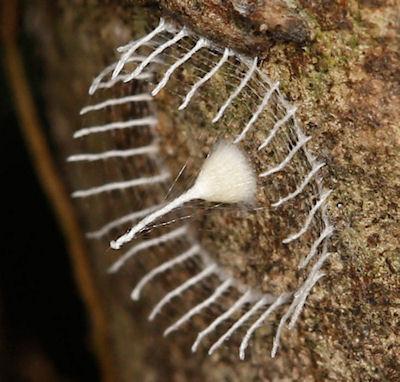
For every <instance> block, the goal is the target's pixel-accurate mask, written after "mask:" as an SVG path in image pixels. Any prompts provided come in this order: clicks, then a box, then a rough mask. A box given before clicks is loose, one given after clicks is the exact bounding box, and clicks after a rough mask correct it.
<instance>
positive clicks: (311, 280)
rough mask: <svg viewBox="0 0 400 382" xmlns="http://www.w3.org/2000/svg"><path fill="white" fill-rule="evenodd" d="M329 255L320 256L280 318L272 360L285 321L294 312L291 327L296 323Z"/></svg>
mask: <svg viewBox="0 0 400 382" xmlns="http://www.w3.org/2000/svg"><path fill="white" fill-rule="evenodd" d="M324 250H326V248H324ZM330 255H331V254H330V253H328V252H324V253H323V254H322V255H321V256H320V258H319V259H318V261H317V262H316V263H315V265H314V266H313V268H312V270H311V271H310V273H309V275H308V277H307V279H306V280H305V281H304V283H303V285H302V286H301V287H300V288H299V289H298V291H297V292H296V293H295V294H294V298H293V301H292V303H291V304H290V306H289V308H288V309H287V310H286V312H285V314H284V315H283V316H282V317H281V319H280V321H279V325H278V328H277V329H276V333H275V337H274V343H273V345H272V351H271V357H272V358H274V357H275V356H276V352H277V351H278V348H279V341H280V337H281V333H282V330H283V327H284V325H285V323H286V321H287V320H288V319H289V317H290V316H291V315H292V314H293V312H294V311H296V316H295V320H293V319H292V320H291V325H292V327H293V325H294V324H295V322H296V319H297V317H298V316H299V314H300V312H301V308H302V307H303V306H304V301H305V300H306V298H307V296H308V294H309V293H310V291H311V288H312V286H313V285H314V284H315V283H316V282H317V281H318V280H319V278H320V277H322V274H321V276H318V277H317V279H316V275H317V274H318V273H319V270H320V269H321V267H322V265H323V264H324V263H325V261H326V259H327V258H328V257H329V256H330ZM310 285H311V287H310ZM300 305H301V306H300ZM298 306H300V309H296V308H297V307H298Z"/></svg>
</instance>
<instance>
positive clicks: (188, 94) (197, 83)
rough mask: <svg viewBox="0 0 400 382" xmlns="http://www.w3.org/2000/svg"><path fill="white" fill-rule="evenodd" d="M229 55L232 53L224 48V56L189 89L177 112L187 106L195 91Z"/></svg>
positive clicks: (216, 70)
mask: <svg viewBox="0 0 400 382" xmlns="http://www.w3.org/2000/svg"><path fill="white" fill-rule="evenodd" d="M231 54H232V51H231V50H230V49H228V48H225V50H224V54H223V55H222V57H221V59H220V60H219V61H218V63H217V64H216V65H215V66H214V68H213V69H211V70H210V71H209V72H208V73H207V74H206V75H205V76H204V77H202V78H201V79H200V80H199V81H197V82H196V83H195V84H194V85H193V87H192V88H191V89H190V91H189V92H188V93H187V94H186V97H185V99H184V100H183V102H182V104H181V105H180V106H179V108H178V110H183V109H185V108H186V107H187V105H189V102H190V100H191V99H192V97H193V96H194V95H195V93H196V92H197V90H198V89H199V88H200V87H201V86H203V85H204V84H205V83H206V82H207V81H208V80H209V79H211V78H212V77H213V76H214V75H215V74H216V73H217V72H218V70H219V69H220V68H221V67H222V66H223V65H224V64H225V62H226V61H227V60H228V58H229V56H230V55H231Z"/></svg>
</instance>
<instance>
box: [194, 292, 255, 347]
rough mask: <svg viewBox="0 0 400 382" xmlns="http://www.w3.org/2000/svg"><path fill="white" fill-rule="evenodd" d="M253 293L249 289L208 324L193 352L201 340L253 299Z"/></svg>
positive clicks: (197, 339)
mask: <svg viewBox="0 0 400 382" xmlns="http://www.w3.org/2000/svg"><path fill="white" fill-rule="evenodd" d="M252 295H253V293H252V291H251V290H248V291H247V292H246V293H244V294H243V295H242V296H241V297H240V298H239V299H238V300H237V301H236V302H235V303H234V304H233V305H232V306H231V307H230V308H229V309H228V310H227V311H225V312H224V313H222V314H221V315H220V316H218V317H217V318H216V319H215V320H214V321H213V322H212V323H211V324H210V325H208V326H207V327H206V328H205V329H204V330H203V331H201V332H200V333H199V334H198V336H197V338H196V341H195V342H194V343H193V345H192V352H193V353H194V352H195V351H196V350H197V348H198V347H199V345H200V343H201V341H202V340H203V339H204V338H205V337H206V336H208V335H209V334H210V333H212V332H213V331H214V330H215V329H216V328H217V326H218V325H220V324H221V323H222V322H224V321H225V320H227V319H228V318H229V317H230V316H232V314H234V313H235V312H236V311H237V310H239V309H240V308H241V307H242V306H243V305H244V304H246V303H248V302H250V301H251V300H252Z"/></svg>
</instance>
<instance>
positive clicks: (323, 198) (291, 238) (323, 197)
mask: <svg viewBox="0 0 400 382" xmlns="http://www.w3.org/2000/svg"><path fill="white" fill-rule="evenodd" d="M331 193H332V190H328V191H325V192H324V193H323V194H322V195H321V197H320V199H319V200H318V202H317V203H315V205H314V207H313V208H312V209H311V210H310V212H309V213H308V216H307V219H306V221H305V222H304V224H303V226H302V228H301V229H300V230H299V231H298V232H296V233H294V234H293V235H290V236H288V237H287V238H286V239H285V240H282V243H284V244H288V243H290V242H292V241H294V240H297V239H298V238H299V237H300V236H301V235H303V234H304V233H305V232H306V231H307V230H308V228H309V227H310V224H311V222H312V220H313V218H314V215H315V214H316V213H317V211H318V210H319V208H320V207H321V206H322V205H323V204H324V203H325V202H326V199H328V197H329V195H330V194H331Z"/></svg>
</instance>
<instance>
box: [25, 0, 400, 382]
mask: <svg viewBox="0 0 400 382" xmlns="http://www.w3.org/2000/svg"><path fill="white" fill-rule="evenodd" d="M267 8H268V9H271V12H269V11H268V12H267V11H266V10H267ZM399 12H400V5H399V3H398V2H397V1H395V0H386V1H385V0H360V1H352V0H348V1H347V0H335V1H303V0H298V1H279V0H277V1H273V0H265V1H252V0H241V1H239V0H230V1H211V0H207V1H204V2H201V1H192V0H161V1H159V2H158V1H100V0H98V1H96V0H94V1H79V0H72V1H71V0H70V1H66V0H57V1H50V0H49V1H37V0H33V1H31V2H29V5H27V6H26V8H25V9H24V24H25V26H26V32H27V36H28V37H29V39H30V41H31V44H30V46H31V49H30V51H29V52H28V54H27V59H29V61H31V62H33V61H35V60H36V61H35V62H39V63H40V70H41V72H42V76H43V83H42V84H41V88H40V89H39V90H40V92H41V94H42V97H43V100H44V104H45V115H46V118H47V120H48V122H49V126H50V131H49V136H50V139H51V142H52V147H53V154H54V160H55V161H56V163H57V165H58V168H59V171H60V174H62V176H63V178H64V179H65V182H66V184H67V186H68V188H70V189H71V190H72V189H73V185H74V181H75V180H74V179H73V178H71V176H70V175H68V170H67V168H66V165H65V160H64V158H65V157H66V156H67V154H69V153H71V152H73V151H74V150H73V149H72V148H73V145H74V142H73V140H72V138H71V137H72V133H73V131H75V130H76V129H77V127H79V126H80V125H81V122H80V120H79V109H80V108H81V106H82V105H84V104H85V103H86V100H87V95H86V94H87V87H88V84H89V83H90V81H91V79H92V77H93V75H94V74H96V73H97V72H98V70H99V69H101V68H102V67H104V66H105V65H106V64H108V63H109V62H110V60H111V59H112V58H111V57H109V54H110V53H111V52H113V50H114V49H115V47H116V46H118V45H121V44H122V43H124V42H126V41H128V40H130V39H131V38H133V36H137V35H141V34H143V33H144V31H145V28H146V26H147V25H148V24H149V23H151V24H153V25H154V24H155V23H156V22H157V19H158V17H159V15H160V14H167V15H168V16H169V17H170V18H172V19H174V20H176V22H181V23H184V24H188V25H190V26H191V27H192V28H194V30H196V31H197V32H198V33H199V34H202V35H206V36H207V37H209V38H211V39H214V40H216V41H218V42H219V43H221V44H222V45H224V46H230V47H235V48H236V49H238V50H241V51H244V52H253V53H255V52H257V54H260V55H261V56H262V57H264V59H265V60H264V62H263V69H264V70H265V71H266V72H267V73H268V74H269V75H270V76H271V77H272V78H273V79H279V80H280V81H281V86H282V91H283V93H284V94H285V95H286V96H287V97H288V99H289V100H291V101H292V102H293V103H295V104H297V105H299V113H298V116H299V118H300V120H301V123H302V125H303V127H304V130H305V131H306V133H308V134H310V135H312V136H313V140H312V141H311V143H310V147H311V149H312V151H313V152H314V153H315V154H317V155H318V157H319V158H321V159H323V160H325V161H326V162H327V164H328V166H327V167H326V169H325V173H324V179H325V185H326V187H329V188H331V189H333V190H334V193H333V195H332V196H331V198H330V200H329V214H330V217H331V220H332V222H333V223H334V225H335V228H336V233H335V236H334V238H333V240H332V241H331V248H330V250H331V252H333V253H334V255H333V257H332V260H331V261H330V265H329V266H327V267H326V273H327V275H326V277H325V278H324V279H322V281H321V282H320V283H319V284H318V285H317V286H316V288H315V289H314V291H313V292H312V294H311V296H310V298H309V300H308V303H307V306H306V308H305V311H304V313H303V315H302V319H301V320H300V321H299V324H298V326H297V328H296V330H294V331H285V332H284V335H283V339H282V348H281V349H280V352H279V355H278V357H277V358H276V359H271V358H270V357H269V349H270V343H271V333H265V334H264V335H260V336H258V338H257V341H254V348H253V350H252V352H251V354H249V357H248V358H247V360H246V361H244V362H238V356H237V352H236V348H235V351H231V350H230V348H229V347H227V348H226V350H225V349H224V350H222V351H220V352H218V353H217V354H215V355H214V356H212V357H208V356H206V355H205V353H203V352H198V353H197V354H194V355H192V354H190V344H191V342H192V340H193V338H192V336H191V335H189V334H188V333H187V332H185V331H183V332H180V333H179V334H178V335H176V336H174V337H173V338H172V339H164V338H163V337H162V328H163V327H164V326H163V325H162V320H161V321H160V322H157V324H152V323H150V324H149V323H148V322H147V320H146V317H147V314H148V303H149V301H147V300H146V299H145V300H142V301H143V302H141V303H140V304H136V303H135V304H132V302H131V301H130V299H129V292H130V289H131V286H132V285H131V283H130V282H129V277H130V275H129V274H124V275H123V276H120V277H118V278H110V277H109V276H108V275H106V274H105V271H104V270H105V269H106V266H107V264H106V260H105V257H104V256H102V251H103V250H104V248H100V247H99V246H98V245H96V244H93V243H92V244H89V247H88V254H87V256H88V259H89V261H90V264H91V266H92V267H93V272H92V273H93V275H94V276H93V277H94V282H95V284H96V287H97V288H98V291H99V295H100V296H101V301H100V304H101V306H102V309H103V310H104V312H105V314H106V317H107V330H106V333H107V337H106V340H107V343H108V347H109V348H108V350H109V352H108V353H109V357H111V363H112V364H113V365H114V366H115V373H116V375H115V376H114V380H118V381H132V380H135V381H136V380H144V381H167V380H171V381H172V380H174V381H225V380H228V381H252V380H254V381H257V380H262V381H283V380H284V381H292V380H293V381H297V380H301V381H398V380H400V373H399V370H400V363H399V359H400V340H399V332H400V243H399V237H400V124H399V121H400V108H399V105H400V49H399V46H400V24H399V18H398V14H399ZM38 69H39V66H36V67H35V66H33V67H32V70H33V71H34V70H38ZM217 96H219V95H218V94H210V102H212V100H213V98H212V97H217ZM165 97H167V98H168V95H166V96H165ZM163 102H165V103H166V104H168V102H169V100H168V99H166V100H164V101H163ZM198 113H203V114H204V115H205V116H206V113H207V111H204V110H203V111H199V112H198ZM204 115H203V116H204ZM175 117H176V116H175V115H174V112H172V111H169V110H168V109H165V108H164V109H162V121H163V122H162V125H161V127H160V131H161V134H162V133H163V128H164V127H163V126H170V125H171V120H174V121H175ZM196 118H201V116H199V115H197V114H194V119H196ZM207 118H208V116H207ZM186 123H187V122H186ZM179 127H180V128H179V129H178V130H177V132H176V135H177V139H179V137H180V136H182V134H184V133H185V130H187V128H188V126H186V125H185V121H180V123H179ZM165 129H167V127H165ZM166 131H168V130H166ZM207 134H208V133H207V132H206V135H207ZM209 135H210V136H212V132H211V131H210V133H209ZM173 155H175V156H176V158H177V160H179V156H182V158H183V157H184V156H185V155H187V152H186V151H185V150H183V151H182V152H174V153H173ZM78 213H80V219H81V222H82V225H84V222H85V219H86V217H85V216H84V213H83V211H78ZM92 213H93V214H99V213H100V214H101V213H102V211H92ZM258 229H264V227H263V226H262V225H260V226H258ZM241 236H242V233H241V232H240V230H237V231H233V232H230V233H229V234H228V240H229V239H230V240H231V241H235V240H236V241H237V240H239V241H240V237H241ZM218 239H219V240H220V242H218ZM226 239H227V238H226V237H225V238H218V237H217V238H215V242H214V244H213V245H215V246H222V247H223V246H224V245H228V244H225V243H227V240H226ZM221 261H227V262H231V263H232V264H234V265H235V264H236V265H237V264H239V265H238V266H240V267H242V268H244V270H245V272H243V273H242V274H241V276H240V277H243V278H244V280H245V281H248V282H255V283H258V282H259V280H260V279H262V270H263V269H266V268H267V265H268V261H270V260H269V259H268V258H265V256H262V255H257V256H255V257H253V258H248V259H247V258H231V259H223V258H222V259H221ZM276 261H279V259H278V260H276ZM282 261H287V264H288V265H290V266H295V265H294V264H296V263H295V261H292V260H290V259H289V260H287V259H286V260H282ZM234 267H235V266H233V268H234ZM257 272H258V273H257ZM260 273H261V274H260ZM285 281H286V282H287V284H290V280H285ZM154 293H155V294H157V291H154ZM149 306H150V305H149ZM102 335H103V334H102Z"/></svg>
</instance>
